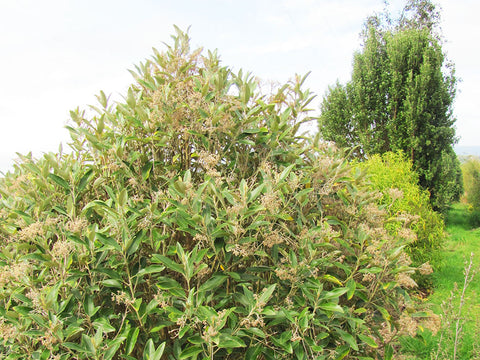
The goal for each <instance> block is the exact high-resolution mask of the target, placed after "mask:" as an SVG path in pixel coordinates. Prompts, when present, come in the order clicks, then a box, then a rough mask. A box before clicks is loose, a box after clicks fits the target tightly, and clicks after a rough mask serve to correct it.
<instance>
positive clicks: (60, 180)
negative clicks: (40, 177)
mask: <svg viewBox="0 0 480 360" xmlns="http://www.w3.org/2000/svg"><path fill="white" fill-rule="evenodd" d="M48 178H49V179H51V180H53V181H54V182H55V183H56V184H57V185H60V186H61V187H62V188H64V189H65V190H67V191H68V192H70V191H71V189H70V185H69V184H68V182H67V181H66V180H65V179H64V178H62V177H60V176H58V175H55V174H48Z"/></svg>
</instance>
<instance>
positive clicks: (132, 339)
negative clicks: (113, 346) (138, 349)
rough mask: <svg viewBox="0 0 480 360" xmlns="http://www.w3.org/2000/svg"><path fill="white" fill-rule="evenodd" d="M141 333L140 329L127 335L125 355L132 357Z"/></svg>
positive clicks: (132, 330) (131, 330)
mask: <svg viewBox="0 0 480 360" xmlns="http://www.w3.org/2000/svg"><path fill="white" fill-rule="evenodd" d="M139 332H140V328H139V327H136V328H132V329H130V331H129V332H128V335H127V342H126V343H125V353H126V355H130V354H131V352H132V351H133V349H134V348H135V344H136V343H137V338H138V334H139Z"/></svg>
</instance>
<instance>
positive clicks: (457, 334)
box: [453, 253, 474, 360]
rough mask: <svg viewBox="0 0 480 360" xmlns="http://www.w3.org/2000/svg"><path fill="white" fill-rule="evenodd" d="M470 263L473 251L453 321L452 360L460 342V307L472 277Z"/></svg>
mask: <svg viewBox="0 0 480 360" xmlns="http://www.w3.org/2000/svg"><path fill="white" fill-rule="evenodd" d="M472 263H473V253H471V254H470V263H469V264H468V266H467V267H466V268H465V272H464V274H465V280H464V282H463V289H462V296H461V297H460V305H459V307H458V315H457V319H456V320H457V321H456V323H455V342H454V347H453V360H456V358H457V348H458V344H459V342H460V335H461V333H462V330H463V324H462V323H461V320H462V319H461V315H462V308H463V305H464V304H465V291H466V290H467V287H468V285H469V284H470V281H472V279H473V275H474V274H472V275H471V276H470V270H471V269H472Z"/></svg>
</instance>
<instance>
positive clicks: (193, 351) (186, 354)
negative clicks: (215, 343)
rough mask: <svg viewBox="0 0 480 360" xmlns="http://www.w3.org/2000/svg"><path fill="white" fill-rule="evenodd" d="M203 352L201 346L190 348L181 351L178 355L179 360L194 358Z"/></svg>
mask: <svg viewBox="0 0 480 360" xmlns="http://www.w3.org/2000/svg"><path fill="white" fill-rule="evenodd" d="M202 351H203V348H202V347H201V346H198V345H196V346H190V347H188V348H186V349H185V350H183V351H182V353H181V354H180V360H182V359H189V358H196V357H197V355H198V354H200V353H201V352H202Z"/></svg>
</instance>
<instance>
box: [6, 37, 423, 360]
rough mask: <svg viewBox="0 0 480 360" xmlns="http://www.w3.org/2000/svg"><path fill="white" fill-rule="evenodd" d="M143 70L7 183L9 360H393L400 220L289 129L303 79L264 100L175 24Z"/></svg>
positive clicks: (401, 269) (303, 110) (403, 261)
mask: <svg viewBox="0 0 480 360" xmlns="http://www.w3.org/2000/svg"><path fill="white" fill-rule="evenodd" d="M135 78H136V82H135V84H134V85H132V86H131V87H130V88H129V89H128V92H127V94H126V97H125V102H123V103H118V104H116V105H111V104H110V103H109V102H108V98H107V97H106V96H105V94H103V93H100V95H99V96H98V100H99V106H98V107H93V109H94V110H95V111H96V112H97V113H98V114H97V115H96V116H92V117H87V116H86V115H85V113H84V112H82V111H79V110H77V111H74V112H72V119H73V121H74V123H75V124H74V125H73V126H71V127H69V129H70V132H71V137H72V143H71V147H72V150H73V151H72V153H70V154H62V153H57V154H47V155H45V156H44V157H43V158H42V159H40V160H38V161H37V160H34V159H32V158H30V157H24V158H23V159H22V161H21V162H19V164H18V165H17V166H15V170H14V172H13V173H8V174H7V175H6V176H5V178H4V179H1V180H0V194H1V196H2V199H1V202H0V234H1V238H2V243H3V246H2V251H1V254H0V287H1V292H0V304H1V306H0V334H1V339H0V354H1V355H2V356H3V358H5V359H25V358H29V359H61V360H65V359H102V360H108V359H131V360H133V359H144V360H146V359H150V360H159V359H244V358H247V359H256V358H259V359H279V358H289V359H313V358H316V359H327V358H331V357H335V358H344V357H345V356H347V355H348V356H349V358H351V359H360V358H362V359H373V358H377V355H378V354H382V355H384V358H385V359H390V358H392V356H393V348H392V347H391V344H393V342H394V341H395V340H394V339H395V336H396V335H398V334H399V333H405V332H409V333H411V332H412V331H415V326H416V320H414V319H413V318H412V316H411V315H412V314H411V313H412V312H414V309H413V308H411V307H410V306H409V307H407V308H405V306H404V304H405V303H406V302H408V298H409V297H408V291H409V290H410V289H411V288H412V287H413V286H414V283H413V281H412V279H411V278H410V275H411V273H412V272H413V269H412V268H411V267H409V265H408V259H407V256H406V255H405V253H404V250H403V248H404V246H405V244H406V243H407V239H406V236H404V235H405V234H407V233H408V231H407V230H408V228H405V226H403V225H402V221H400V222H399V225H398V227H397V225H392V226H395V228H396V229H398V234H397V235H398V236H395V237H392V236H391V235H390V234H389V233H387V232H386V231H385V222H386V220H387V217H386V214H385V211H383V210H382V209H380V208H379V207H378V205H377V203H376V200H377V198H376V192H373V191H372V190H371V189H370V188H369V187H368V184H367V183H366V182H365V179H364V177H363V174H362V172H361V171H357V172H354V175H352V169H351V167H350V165H349V164H348V162H347V161H346V160H345V158H344V157H343V156H342V154H341V153H339V152H338V151H336V150H335V149H333V148H329V147H327V146H324V145H322V144H320V143H319V142H318V140H316V139H310V138H305V137H302V136H300V135H299V134H298V133H297V131H298V128H299V126H300V124H301V123H302V122H304V121H307V120H309V118H308V116H307V115H308V104H309V103H310V101H311V100H312V96H311V94H310V93H309V92H308V91H304V90H302V88H301V85H302V83H303V81H304V78H300V77H296V79H295V80H294V81H292V82H289V83H287V84H285V85H284V86H282V87H280V88H279V89H278V91H277V92H276V93H274V94H271V95H268V96H267V95H266V96H262V95H260V94H259V93H258V92H257V90H256V83H255V81H253V79H252V77H251V76H249V75H244V74H242V72H239V73H238V74H234V73H233V72H232V71H231V70H230V69H229V68H226V67H222V66H220V61H219V59H218V57H217V55H216V53H212V52H208V54H207V55H202V52H201V51H200V50H196V51H191V50H190V49H189V39H188V36H187V35H186V34H184V33H182V32H181V31H179V30H178V31H177V35H176V36H174V44H173V45H172V46H170V47H168V50H167V51H166V52H165V53H160V52H157V51H156V52H155V55H154V57H153V59H152V60H149V61H146V62H145V63H143V64H140V65H139V66H138V68H137V73H135ZM386 206H387V207H388V206H389V205H388V204H386ZM391 206H395V202H394V203H393V205H391ZM392 222H393V223H396V222H397V220H392ZM405 309H408V310H405ZM362 356H363V357H362Z"/></svg>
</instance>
